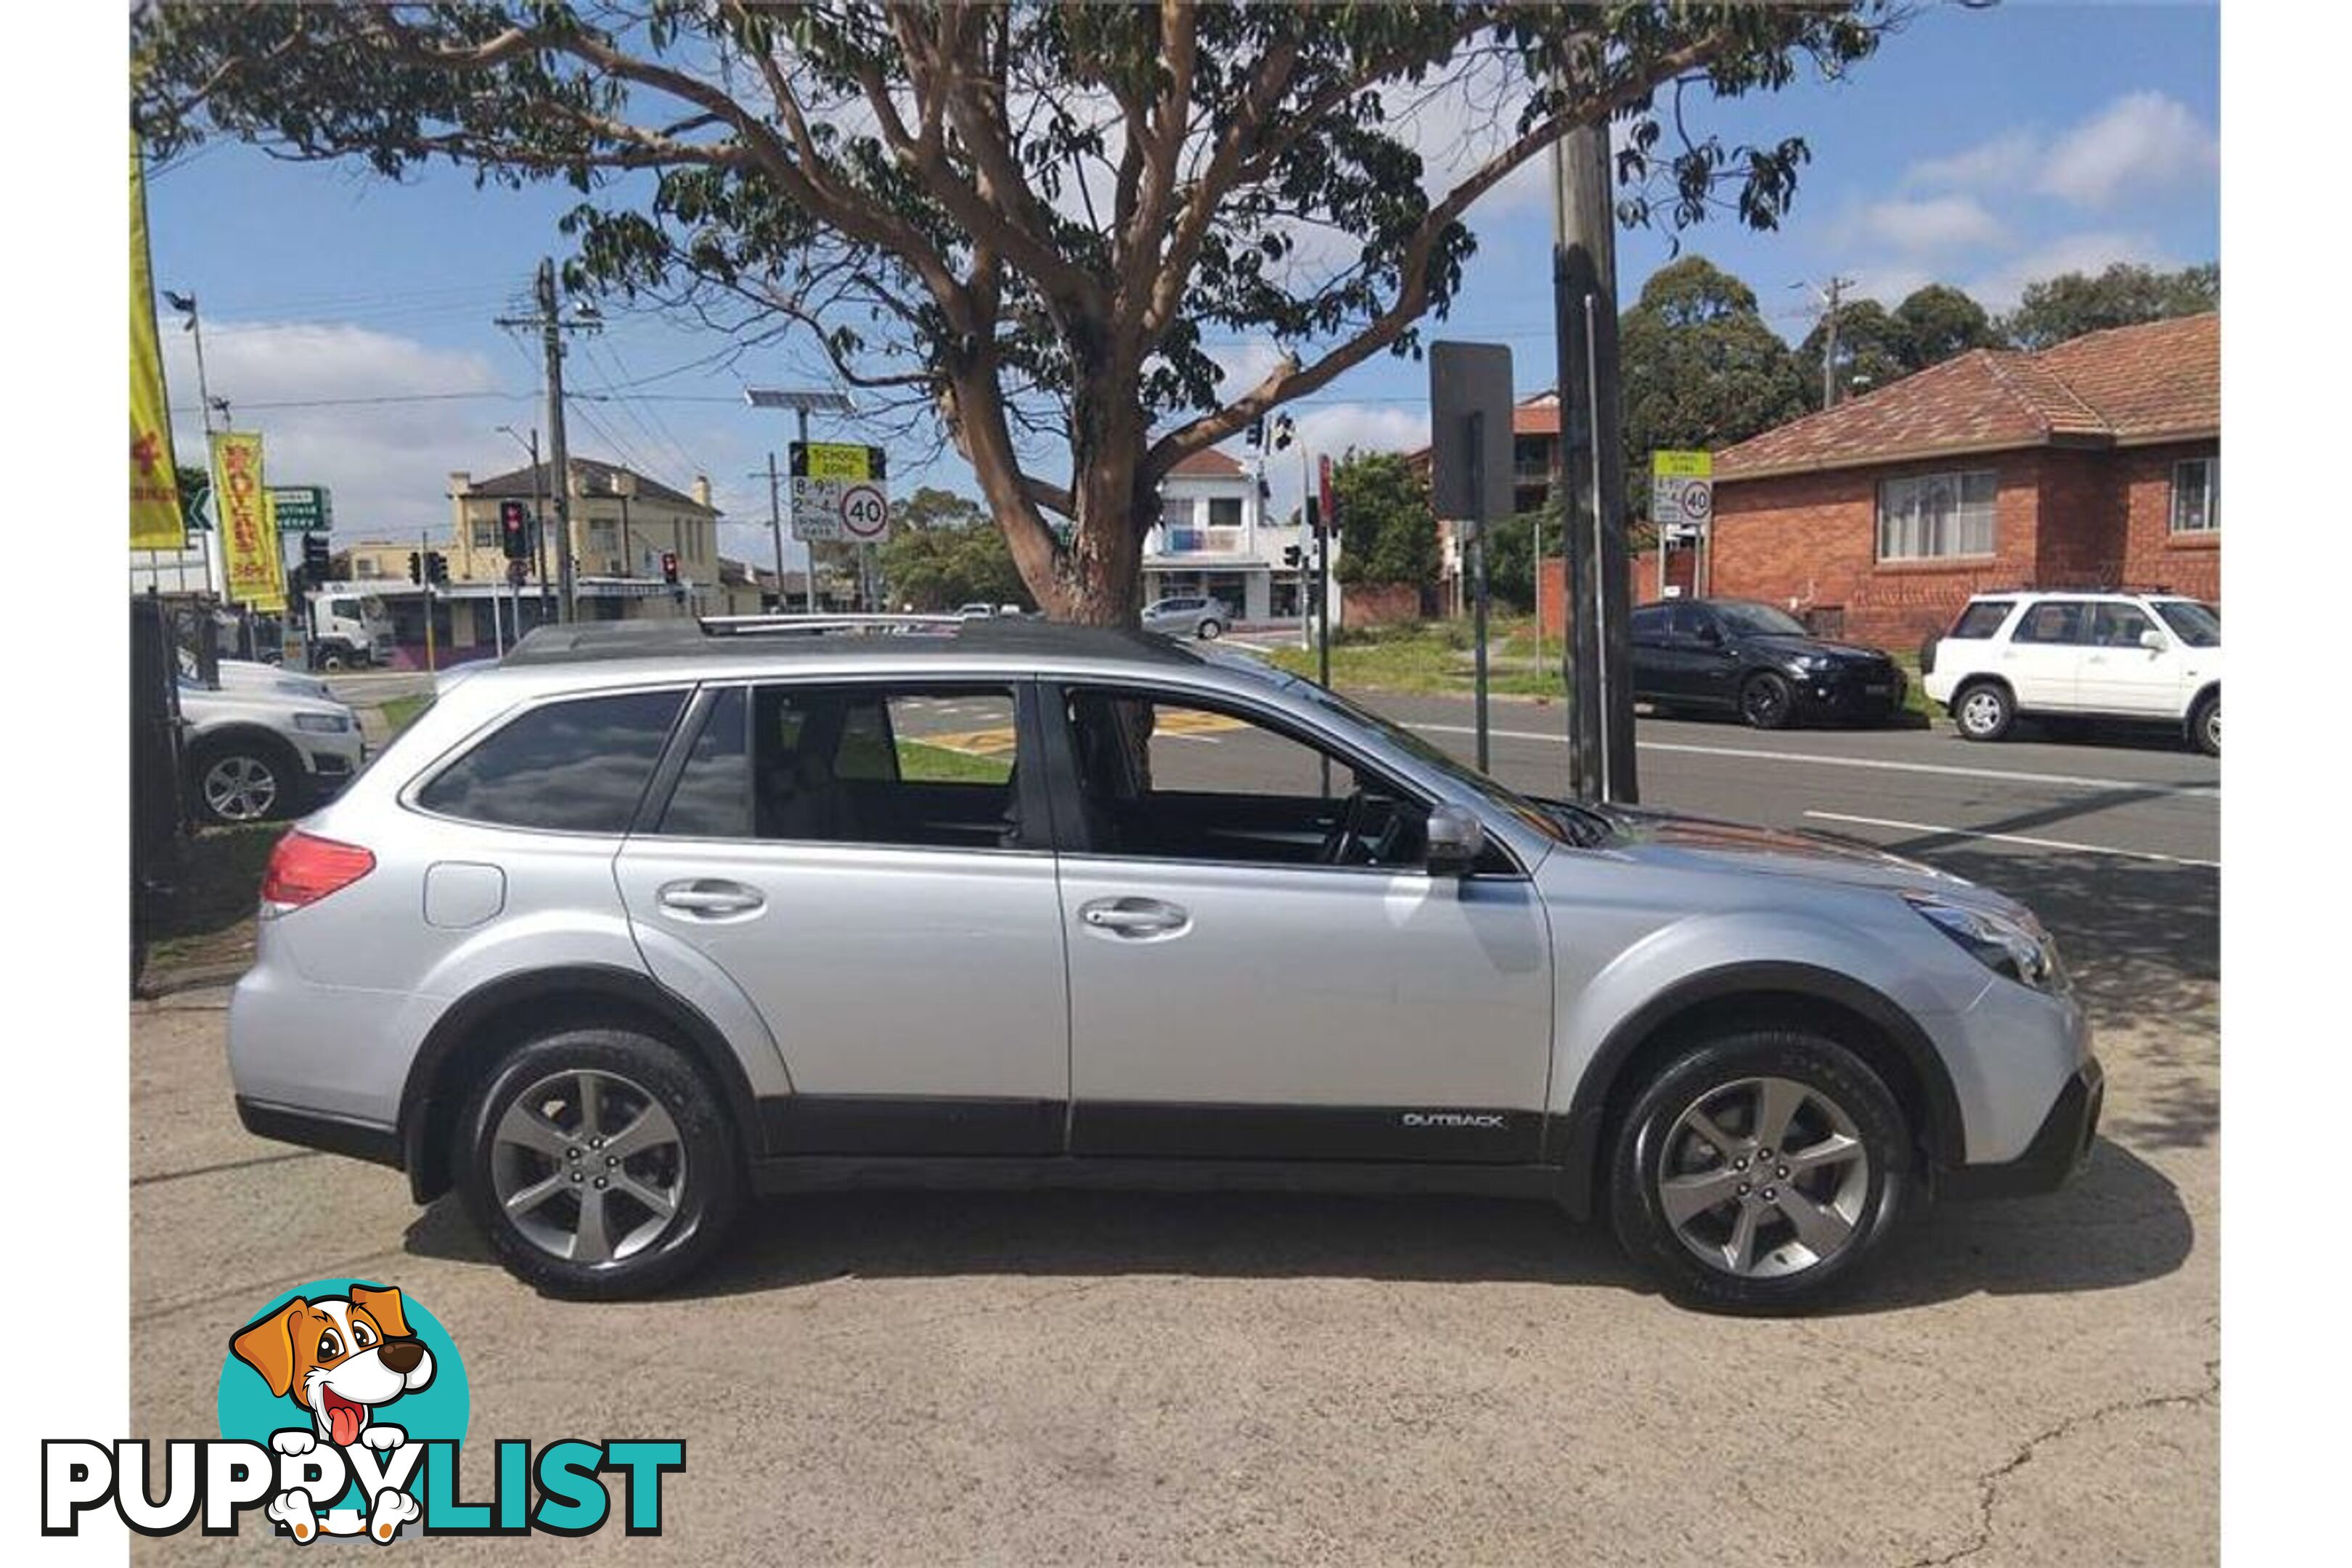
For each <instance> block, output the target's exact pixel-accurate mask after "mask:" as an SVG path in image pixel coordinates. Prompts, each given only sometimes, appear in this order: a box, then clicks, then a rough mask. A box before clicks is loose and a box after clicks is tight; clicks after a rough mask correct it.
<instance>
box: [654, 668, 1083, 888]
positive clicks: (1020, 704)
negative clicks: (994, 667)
mask: <svg viewBox="0 0 2352 1568" xmlns="http://www.w3.org/2000/svg"><path fill="white" fill-rule="evenodd" d="M1037 684H1038V683H1037V679H1036V678H1035V677H1034V676H1028V675H1013V676H1005V675H993V674H974V675H971V676H969V677H962V678H959V677H956V676H953V675H946V674H931V673H929V672H925V673H923V674H919V675H911V676H910V675H904V674H891V675H883V674H866V673H856V674H838V673H836V674H831V675H815V674H811V675H790V676H760V675H747V676H735V677H730V678H728V679H723V680H710V681H705V682H703V683H702V684H701V685H700V686H698V687H697V688H696V689H695V692H694V697H693V700H691V701H690V702H688V704H687V706H686V709H685V712H684V715H683V717H682V718H681V721H680V722H679V724H678V726H677V729H676V730H674V731H672V733H671V736H670V746H669V750H668V751H667V752H665V753H664V754H663V757H662V760H661V764H660V765H659V766H658V767H657V768H656V770H655V772H654V777H653V781H652V784H650V785H649V786H648V788H647V789H646V794H645V796H644V798H643V799H642V800H640V801H639V802H638V805H637V814H636V816H635V817H634V818H633V819H632V820H631V822H630V824H629V837H630V838H632V839H635V840H643V841H645V842H646V843H649V844H725V845H735V846H741V845H759V846H761V847H772V848H785V849H860V850H888V851H896V852H898V853H901V854H908V855H992V856H1003V855H1026V856H1050V855H1052V854H1054V853H1055V812H1054V809H1053V801H1052V795H1053V791H1052V789H1051V788H1050V787H1049V785H1048V782H1047V779H1046V776H1045V775H1046V773H1047V765H1046V762H1045V757H1044V755H1043V753H1042V749H1041V746H1040V743H1039V739H1038V736H1039V731H1040V729H1041V727H1042V725H1041V719H1040V713H1041V710H1040V707H1039V697H1038V692H1037ZM769 687H790V688H795V689H803V690H839V689H843V688H845V687H880V688H883V689H885V690H886V691H887V693H888V694H889V695H890V696H894V697H896V696H921V695H924V694H925V693H926V692H927V691H928V692H931V693H940V692H945V693H958V692H961V693H963V694H966V695H969V694H971V692H973V691H975V690H986V691H990V692H994V691H997V690H1002V691H1003V692H1004V693H1005V694H1006V695H1007V696H1009V697H1011V698H1012V700H1013V793H1014V799H1013V805H1014V813H1015V816H1016V818H1017V820H1018V823H1019V827H1018V831H1017V838H1018V842H1015V843H1012V844H1000V845H993V846H984V845H972V844H897V843H891V842H887V841H875V840H869V839H850V838H762V837H759V836H758V835H756V834H750V833H747V834H744V835H743V836H741V837H735V836H732V835H724V834H688V833H663V832H660V831H658V829H659V827H660V824H661V819H662V816H663V814H664V813H665V812H667V810H668V809H669V802H670V797H671V795H673V794H675V793H676V791H677V781H678V778H679V776H680V775H681V774H683V773H685V771H686V763H687V760H688V756H689V755H690V754H691V752H693V749H694V742H696V741H697V740H698V739H699V738H700V736H701V734H702V725H703V723H704V722H705V721H707V720H708V718H709V711H710V710H711V709H712V708H713V707H715V706H716V705H717V703H718V700H719V694H720V693H721V692H723V691H727V690H730V689H736V690H740V691H742V692H743V693H744V694H745V701H746V702H747V703H753V702H756V701H757V693H758V692H759V691H760V690H761V689H763V688H769ZM1041 825H1042V827H1041Z"/></svg>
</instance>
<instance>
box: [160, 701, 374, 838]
mask: <svg viewBox="0 0 2352 1568" xmlns="http://www.w3.org/2000/svg"><path fill="white" fill-rule="evenodd" d="M231 662H233V661H229V660H223V661H222V663H223V668H224V670H225V671H226V667H227V665H228V664H229V663H231ZM289 679H291V680H293V681H307V680H309V679H310V677H308V676H294V677H291V678H289ZM324 692H325V688H324V687H320V690H319V694H317V695H313V694H311V693H310V692H308V691H305V690H304V689H301V688H300V687H299V686H293V685H281V684H279V683H278V682H275V681H271V682H263V681H261V680H260V679H259V678H257V677H253V678H247V679H238V678H236V677H235V676H233V675H230V674H227V673H224V674H223V676H222V678H221V685H220V686H218V687H217V688H215V687H208V686H205V685H203V684H201V683H200V682H198V681H196V680H194V679H192V678H190V677H188V676H186V675H182V676H181V678H180V722H181V742H180V754H181V759H182V769H181V771H182V773H183V778H184V784H185V786H186V789H187V799H188V805H189V808H190V810H191V811H192V812H194V815H195V816H196V819H197V820H198V821H200V822H208V823H215V824H226V823H243V822H267V821H270V820H272V819H274V818H277V817H282V816H294V815H295V814H296V813H298V812H299V811H301V810H303V809H305V808H306V807H308V806H309V805H311V804H313V803H314V802H316V801H319V800H320V799H323V798H324V797H326V796H327V795H332V794H333V793H334V792H335V791H336V790H339V789H341V787H342V786H343V785H344V784H348V783H349V782H351V779H352V775H354V774H355V773H358V772H359V770H360V766H361V764H362V763H364V762H365V761H366V760H367V740H366V737H365V736H364V735H362V733H361V731H360V721H359V715H358V714H356V713H354V712H353V711H352V710H351V709H350V708H348V707H346V706H344V705H343V704H342V703H341V702H338V701H336V700H334V699H333V698H331V697H329V696H326V695H325V694H324Z"/></svg>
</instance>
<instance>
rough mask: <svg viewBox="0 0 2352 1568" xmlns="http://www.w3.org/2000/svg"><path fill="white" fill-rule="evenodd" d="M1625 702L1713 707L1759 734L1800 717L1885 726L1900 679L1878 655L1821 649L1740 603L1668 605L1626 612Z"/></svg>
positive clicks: (1895, 707)
mask: <svg viewBox="0 0 2352 1568" xmlns="http://www.w3.org/2000/svg"><path fill="white" fill-rule="evenodd" d="M1633 697H1634V700H1636V701H1639V702H1646V703H1648V704H1650V705H1651V707H1653V708H1654V709H1656V710H1660V711H1662V712H1663V711H1664V710H1668V709H1715V710H1722V711H1727V712H1733V713H1737V714H1738V715H1739V716H1740V717H1741V718H1742V719H1745V720H1746V721H1748V723H1750V724H1752V725H1754V726H1755V727H1756V728H1758V729H1759V730H1778V729H1780V727H1781V726H1783V725H1785V724H1787V723H1788V722H1789V721H1791V720H1792V719H1794V718H1796V717H1797V716H1798V715H1799V714H1801V713H1802V714H1814V715H1820V716H1822V717H1827V718H1837V719H1853V720H1861V721H1867V722H1873V723H1884V722H1885V721H1887V720H1888V719H1890V718H1892V717H1893V716H1894V715H1895V713H1896V712H1897V711H1899V710H1901V708H1902V706H1903V671H1902V669H1901V668H1900V667H1899V666H1897V665H1896V664H1895V660H1894V659H1893V658H1891V657H1890V656H1888V655H1887V654H1886V653H1885V652H1884V651H1882V650H1881V649H1878V648H1874V647H1854V646H1853V644H1851V643H1838V642H1826V641H1824V640H1822V638H1820V637H1815V636H1813V635H1812V633H1811V632H1809V631H1807V630H1806V629H1805V627H1804V624H1803V623H1802V622H1801V621H1799V620H1798V619H1797V618H1796V617H1795V616H1790V615H1789V614H1788V613H1787V612H1786V611H1782V610H1776V609H1774V608H1773V607H1772V606H1771V605H1759V604H1757V603H1755V602H1754V601H1752V600H1748V599H1669V600H1666V601H1664V603H1662V604H1655V605H1643V606H1642V607H1641V608H1640V609H1638V610H1635V611H1634V612H1633Z"/></svg>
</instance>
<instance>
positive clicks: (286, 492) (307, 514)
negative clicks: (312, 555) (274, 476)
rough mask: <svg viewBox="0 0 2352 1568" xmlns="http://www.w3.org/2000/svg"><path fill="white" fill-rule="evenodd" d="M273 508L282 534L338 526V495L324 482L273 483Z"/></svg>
mask: <svg viewBox="0 0 2352 1568" xmlns="http://www.w3.org/2000/svg"><path fill="white" fill-rule="evenodd" d="M269 508H270V511H271V513H272V514H273V515H274V516H275V517H276V518H277V520H278V532H280V533H326V532H330V531H332V530H333V528H334V526H335V502H334V497H333V495H332V494H331V493H330V492H329V490H328V489H327V487H326V486H324V485H272V486H270V487H269Z"/></svg>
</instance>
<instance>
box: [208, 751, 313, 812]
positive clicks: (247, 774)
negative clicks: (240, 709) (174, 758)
mask: <svg viewBox="0 0 2352 1568" xmlns="http://www.w3.org/2000/svg"><path fill="white" fill-rule="evenodd" d="M189 776H190V782H191V784H192V785H193V787H192V788H191V790H190V792H189V794H190V797H191V798H190V802H189V804H190V805H193V806H194V809H195V813H196V816H198V818H199V819H201V820H202V821H205V822H207V823H213V824H215V825H219V826H239V825H242V824H245V823H249V822H268V821H271V820H273V819H275V818H277V817H280V816H286V815H287V814H288V813H289V811H291V810H292V809H293V806H294V803H295V795H296V792H297V789H298V788H299V783H298V781H299V779H300V778H301V776H302V770H301V768H300V766H299V764H298V763H295V761H294V758H293V754H292V752H290V751H289V750H288V749H287V748H286V747H284V746H281V745H278V744H274V743H272V742H268V741H263V740H259V739H255V738H244V737H239V738H236V739H231V740H226V741H215V742H210V743H207V744H205V745H201V746H199V747H197V749H196V752H195V755H194V758H193V759H192V760H191V762H190V764H189Z"/></svg>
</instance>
